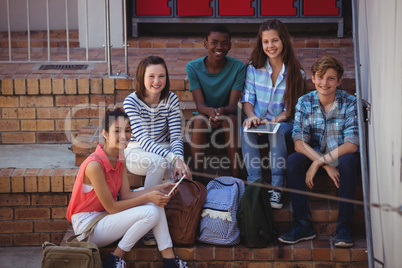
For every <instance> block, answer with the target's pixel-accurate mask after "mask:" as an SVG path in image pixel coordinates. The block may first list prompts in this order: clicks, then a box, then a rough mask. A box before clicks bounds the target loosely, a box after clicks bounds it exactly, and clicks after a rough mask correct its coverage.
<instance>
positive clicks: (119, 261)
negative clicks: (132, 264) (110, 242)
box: [102, 252, 126, 268]
mask: <svg viewBox="0 0 402 268" xmlns="http://www.w3.org/2000/svg"><path fill="white" fill-rule="evenodd" d="M102 268H126V262H125V261H124V260H123V258H120V257H117V256H115V255H113V253H112V252H110V253H109V256H108V258H107V260H106V261H105V262H104V263H103V264H102Z"/></svg>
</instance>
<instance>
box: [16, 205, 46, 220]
mask: <svg viewBox="0 0 402 268" xmlns="http://www.w3.org/2000/svg"><path fill="white" fill-rule="evenodd" d="M15 219H16V220H34V219H37V220H41V219H50V209H49V208H16V209H15Z"/></svg>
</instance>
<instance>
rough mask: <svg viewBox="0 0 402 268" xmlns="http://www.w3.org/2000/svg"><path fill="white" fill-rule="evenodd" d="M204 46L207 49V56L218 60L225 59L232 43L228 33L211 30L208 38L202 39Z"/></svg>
mask: <svg viewBox="0 0 402 268" xmlns="http://www.w3.org/2000/svg"><path fill="white" fill-rule="evenodd" d="M204 46H205V48H206V49H208V57H210V58H211V59H213V60H216V61H219V60H223V59H225V56H226V55H227V54H228V52H229V50H230V48H231V46H232V44H231V42H230V37H229V34H227V33H220V32H211V33H210V34H209V36H208V40H206V41H204Z"/></svg>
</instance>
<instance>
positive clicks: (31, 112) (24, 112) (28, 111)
mask: <svg viewBox="0 0 402 268" xmlns="http://www.w3.org/2000/svg"><path fill="white" fill-rule="evenodd" d="M46 109H48V108H46ZM18 118H19V119H35V118H36V109H35V108H18Z"/></svg>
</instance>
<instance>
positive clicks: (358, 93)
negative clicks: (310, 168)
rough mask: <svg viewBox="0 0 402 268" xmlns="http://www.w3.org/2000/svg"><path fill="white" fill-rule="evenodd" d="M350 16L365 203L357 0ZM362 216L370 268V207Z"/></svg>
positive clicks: (366, 187) (366, 200) (366, 181)
mask: <svg viewBox="0 0 402 268" xmlns="http://www.w3.org/2000/svg"><path fill="white" fill-rule="evenodd" d="M352 17H353V40H354V54H355V56H354V57H355V73H356V96H357V113H358V118H359V133H360V135H359V144H360V146H359V148H360V159H361V172H362V188H363V201H364V203H365V204H369V203H370V196H369V194H370V190H369V176H368V167H367V148H366V142H365V141H366V139H365V135H366V133H365V131H364V129H365V128H364V115H363V103H362V92H361V88H360V79H361V78H360V54H359V53H360V51H359V35H358V27H357V23H358V21H357V1H356V0H353V1H352ZM364 216H365V222H366V240H367V254H368V264H369V267H370V268H373V267H374V260H373V256H374V255H373V238H372V227H371V216H370V208H369V207H368V206H367V205H365V206H364Z"/></svg>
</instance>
